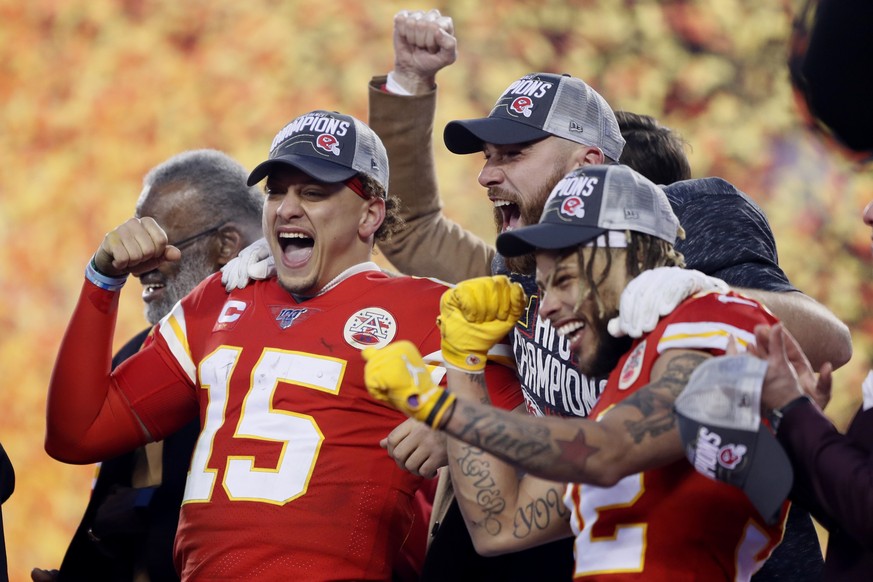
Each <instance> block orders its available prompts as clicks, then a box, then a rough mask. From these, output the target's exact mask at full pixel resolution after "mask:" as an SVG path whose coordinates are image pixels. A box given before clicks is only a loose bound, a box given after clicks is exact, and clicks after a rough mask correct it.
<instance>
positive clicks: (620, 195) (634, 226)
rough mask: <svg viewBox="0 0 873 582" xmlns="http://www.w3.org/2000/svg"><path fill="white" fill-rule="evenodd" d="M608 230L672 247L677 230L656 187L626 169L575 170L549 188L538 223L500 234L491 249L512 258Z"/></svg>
mask: <svg viewBox="0 0 873 582" xmlns="http://www.w3.org/2000/svg"><path fill="white" fill-rule="evenodd" d="M610 230H618V231H624V230H631V231H634V232H641V233H644V234H649V235H652V236H655V237H658V238H660V239H663V240H665V241H667V242H669V243H671V244H674V243H675V242H676V236H677V235H678V234H679V232H680V230H681V227H680V226H679V219H678V218H676V215H675V214H674V213H673V208H672V207H671V206H670V202H669V200H667V195H666V194H664V191H663V190H662V189H661V187H660V186H656V185H655V184H654V183H652V181H651V180H649V179H647V178H645V177H644V176H642V175H641V174H639V173H637V172H635V171H634V170H632V169H631V168H630V167H628V166H622V165H619V164H612V165H602V166H581V167H579V168H576V169H575V170H573V171H571V172H570V173H569V174H567V175H566V176H564V177H563V178H562V179H561V181H560V182H558V184H557V185H556V186H555V187H554V188H553V189H552V192H551V194H549V198H548V200H546V205H545V208H544V209H543V214H542V216H541V217H540V221H539V223H537V224H533V225H530V226H524V227H522V228H519V229H516V230H510V231H507V232H504V233H502V234H501V235H500V236H498V237H497V250H498V251H499V252H500V254H501V255H503V256H504V257H515V256H518V255H524V254H527V253H531V252H533V251H535V250H537V249H551V250H554V249H562V248H566V247H571V246H575V245H581V244H584V243H587V242H589V241H590V240H592V239H595V238H597V237H598V236H600V235H601V234H604V233H606V232H607V231H610Z"/></svg>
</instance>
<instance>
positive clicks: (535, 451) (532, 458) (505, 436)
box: [447, 402, 552, 464]
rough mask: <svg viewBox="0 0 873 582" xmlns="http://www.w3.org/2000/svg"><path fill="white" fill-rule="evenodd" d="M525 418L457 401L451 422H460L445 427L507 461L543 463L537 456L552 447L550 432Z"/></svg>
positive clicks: (454, 434) (467, 441)
mask: <svg viewBox="0 0 873 582" xmlns="http://www.w3.org/2000/svg"><path fill="white" fill-rule="evenodd" d="M526 420H530V419H527V418H526V417H524V416H523V415H520V414H512V413H509V412H505V411H502V410H497V409H494V408H490V407H489V408H487V409H482V408H479V409H478V410H477V408H475V407H473V406H468V405H465V404H463V403H460V402H459V403H458V405H457V406H456V410H455V413H454V415H453V421H455V422H459V423H460V425H459V426H458V428H456V429H455V430H450V429H447V430H448V432H449V433H450V434H452V435H453V436H455V437H457V438H458V439H460V440H462V441H464V442H466V443H469V444H471V445H474V446H477V447H481V448H483V449H485V450H487V451H490V452H491V453H494V454H495V455H498V456H500V457H502V458H504V459H506V460H508V461H510V462H517V463H519V464H525V463H527V462H542V461H540V460H539V459H538V457H540V456H542V455H543V454H544V453H547V452H549V451H550V450H551V441H552V436H551V431H550V430H549V429H548V427H545V426H540V425H535V426H530V425H529V424H530V423H526V422H525V421H526ZM453 424H454V423H453ZM456 426H457V425H456Z"/></svg>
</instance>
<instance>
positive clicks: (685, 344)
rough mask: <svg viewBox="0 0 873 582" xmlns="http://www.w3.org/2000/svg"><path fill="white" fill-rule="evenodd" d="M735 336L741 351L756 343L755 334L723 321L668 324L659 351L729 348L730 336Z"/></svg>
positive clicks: (659, 342) (659, 341)
mask: <svg viewBox="0 0 873 582" xmlns="http://www.w3.org/2000/svg"><path fill="white" fill-rule="evenodd" d="M730 336H733V337H734V338H735V339H736V341H737V344H738V348H739V350H740V351H745V350H746V346H748V345H749V344H752V345H754V343H755V334H754V333H751V332H749V331H746V330H744V329H741V328H739V327H736V326H733V325H730V324H727V323H724V322H721V321H698V322H693V323H688V322H684V323H674V324H671V325H668V326H667V328H666V329H665V330H664V334H663V335H662V336H661V338H660V340H658V353H659V354H661V353H664V351H666V350H670V349H689V350H695V349H697V350H699V349H717V350H727V342H728V337H730Z"/></svg>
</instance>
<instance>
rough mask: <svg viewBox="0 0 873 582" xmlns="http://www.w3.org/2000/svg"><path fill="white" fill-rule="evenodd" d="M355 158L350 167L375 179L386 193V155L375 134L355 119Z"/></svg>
mask: <svg viewBox="0 0 873 582" xmlns="http://www.w3.org/2000/svg"><path fill="white" fill-rule="evenodd" d="M355 132H356V133H357V140H356V143H355V158H354V160H352V167H353V168H354V169H355V170H356V171H358V172H363V173H364V174H367V175H368V176H371V177H373V178H375V179H376V181H377V182H379V183H380V184H381V185H382V187H383V188H384V189H385V192H386V193H387V192H388V154H387V153H386V152H385V146H384V145H382V142H381V141H380V140H379V138H378V137H377V136H376V133H375V132H374V131H373V130H371V129H370V128H369V127H367V126H366V125H364V124H363V123H362V122H361V121H359V120H357V119H355Z"/></svg>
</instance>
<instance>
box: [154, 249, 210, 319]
mask: <svg viewBox="0 0 873 582" xmlns="http://www.w3.org/2000/svg"><path fill="white" fill-rule="evenodd" d="M178 269H179V270H178V272H177V273H176V275H175V276H173V277H172V278H168V279H166V280H165V281H164V285H165V287H164V294H163V297H162V298H161V299H160V300H158V301H154V302H152V303H147V304H146V306H145V318H146V320H148V322H149V323H150V324H152V325H154V324H156V323H157V322H159V321H160V320H161V319H163V317H164V316H165V315H167V314H168V313H170V311H171V310H172V309H173V307H175V305H176V303H178V302H179V300H180V299H182V298H183V297H184V296H185V295H187V294H188V293H190V292H191V291H192V290H193V289H194V287H196V286H197V285H198V284H199V283H200V281H202V280H203V279H205V278H206V277H208V276H209V275H211V274H212V273H214V272H215V268H214V265H212V264H210V263H209V249H208V248H206V246H205V245H193V246H192V247H190V248H188V249H186V250H184V251H183V252H182V258H181V260H180V261H179V265H178Z"/></svg>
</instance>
